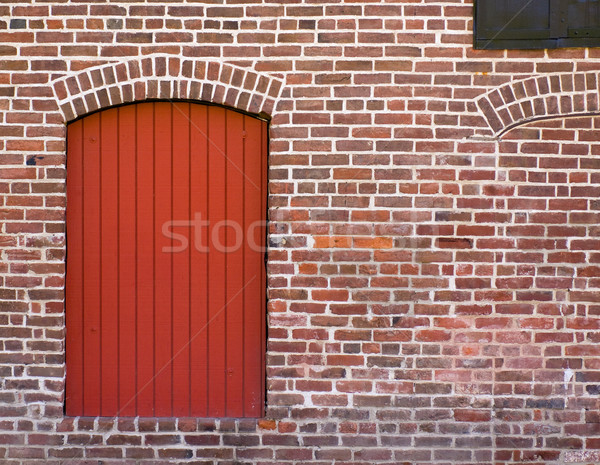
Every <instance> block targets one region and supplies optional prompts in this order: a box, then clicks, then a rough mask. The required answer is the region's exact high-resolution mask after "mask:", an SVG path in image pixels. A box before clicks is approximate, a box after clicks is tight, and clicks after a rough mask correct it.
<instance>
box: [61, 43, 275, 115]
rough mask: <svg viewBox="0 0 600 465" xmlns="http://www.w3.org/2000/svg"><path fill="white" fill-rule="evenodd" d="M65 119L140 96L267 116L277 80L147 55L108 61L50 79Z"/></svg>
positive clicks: (235, 69) (222, 66) (222, 65)
mask: <svg viewBox="0 0 600 465" xmlns="http://www.w3.org/2000/svg"><path fill="white" fill-rule="evenodd" d="M52 87H53V90H54V94H55V97H56V100H57V103H58V106H59V107H60V109H61V111H62V113H63V115H64V118H65V121H66V122H70V121H73V120H75V119H77V118H78V117H80V116H83V115H86V114H88V113H92V112H94V111H96V110H100V109H104V108H108V107H112V106H116V105H121V104H123V103H130V102H138V101H144V100H158V99H162V100H192V101H204V102H208V103H216V104H221V105H225V106H228V107H231V108H234V109H237V110H242V111H245V112H248V113H252V114H255V115H261V116H263V117H270V116H271V114H272V113H273V110H274V108H275V103H276V102H277V99H278V98H279V95H280V93H281V89H282V81H281V80H279V79H276V78H274V77H272V76H269V75H267V74H263V73H257V72H255V71H252V70H250V69H244V68H241V67H238V66H234V65H230V64H227V63H220V62H217V61H209V60H203V59H196V58H180V57H176V56H169V55H158V54H157V55H150V56H146V57H140V58H136V59H133V60H128V61H124V62H118V63H108V64H103V65H100V66H96V67H92V68H89V69H86V70H83V71H81V72H79V73H77V74H75V75H70V76H65V77H62V78H60V79H57V80H56V81H54V82H53V83H52Z"/></svg>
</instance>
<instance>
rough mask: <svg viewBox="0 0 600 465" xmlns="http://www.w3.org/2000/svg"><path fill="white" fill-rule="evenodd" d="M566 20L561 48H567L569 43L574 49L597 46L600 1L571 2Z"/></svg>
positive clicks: (599, 36)
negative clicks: (566, 26)
mask: <svg viewBox="0 0 600 465" xmlns="http://www.w3.org/2000/svg"><path fill="white" fill-rule="evenodd" d="M568 18H569V19H568V28H567V38H566V39H565V40H564V41H563V44H564V45H563V46H565V47H568V46H569V44H571V43H572V44H573V46H575V47H576V46H586V45H587V44H589V46H594V45H598V40H597V39H598V38H600V0H571V1H570V2H569V5H568ZM590 39H592V40H593V42H591V41H590ZM594 39H596V40H594ZM578 44H579V45H578Z"/></svg>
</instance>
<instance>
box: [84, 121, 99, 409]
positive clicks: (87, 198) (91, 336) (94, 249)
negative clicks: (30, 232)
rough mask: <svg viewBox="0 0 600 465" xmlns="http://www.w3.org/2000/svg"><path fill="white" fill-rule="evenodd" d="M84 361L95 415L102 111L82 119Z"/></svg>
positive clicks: (88, 404)
mask: <svg viewBox="0 0 600 465" xmlns="http://www.w3.org/2000/svg"><path fill="white" fill-rule="evenodd" d="M83 153H84V158H85V163H84V165H83V170H84V171H83V185H84V186H85V188H84V189H83V236H84V238H85V245H84V247H85V249H84V250H85V260H84V263H83V289H84V297H83V308H84V315H83V333H84V335H83V338H84V352H83V364H84V367H85V376H84V378H83V391H84V393H85V402H84V404H83V415H85V416H96V415H100V412H101V400H100V398H101V394H102V393H101V370H100V367H101V347H100V308H101V305H102V297H101V294H100V269H101V266H102V263H101V256H100V235H99V231H100V178H99V176H98V173H100V115H99V114H97V113H96V114H93V115H90V116H88V117H86V118H85V119H84V120H83Z"/></svg>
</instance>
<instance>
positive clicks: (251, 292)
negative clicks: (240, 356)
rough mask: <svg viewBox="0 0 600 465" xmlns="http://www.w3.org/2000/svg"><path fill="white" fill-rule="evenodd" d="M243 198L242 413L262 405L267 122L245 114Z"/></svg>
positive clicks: (254, 412)
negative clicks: (245, 235) (264, 141)
mask: <svg viewBox="0 0 600 465" xmlns="http://www.w3.org/2000/svg"><path fill="white" fill-rule="evenodd" d="M245 126H246V138H245V147H244V152H245V158H244V174H245V183H244V198H245V199H246V202H245V214H246V226H245V228H246V229H245V230H246V231H247V237H246V244H247V247H246V249H245V256H244V261H245V263H244V275H245V282H246V283H248V284H247V287H246V289H245V292H244V322H245V324H244V355H245V357H244V414H245V415H246V416H260V415H261V414H262V408H263V403H264V402H263V391H264V389H263V378H264V370H263V357H264V355H263V354H264V342H263V339H264V329H263V321H264V319H265V315H264V312H265V308H266V307H265V302H264V294H265V282H264V275H265V270H264V247H265V223H266V222H265V218H266V203H265V201H266V197H267V196H266V186H265V185H264V179H266V153H265V151H264V148H263V138H264V135H265V132H266V131H265V126H266V123H264V122H262V121H260V120H257V119H255V118H250V117H246V119H245Z"/></svg>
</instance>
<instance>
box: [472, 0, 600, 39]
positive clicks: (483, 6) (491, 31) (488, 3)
mask: <svg viewBox="0 0 600 465" xmlns="http://www.w3.org/2000/svg"><path fill="white" fill-rule="evenodd" d="M599 39H600V0H475V24H474V47H475V48H478V49H543V48H561V47H592V46H598V45H600V40H599Z"/></svg>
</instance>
